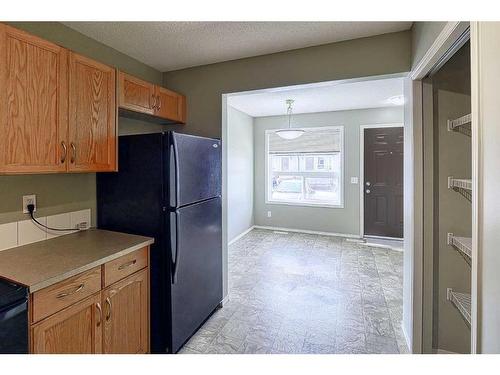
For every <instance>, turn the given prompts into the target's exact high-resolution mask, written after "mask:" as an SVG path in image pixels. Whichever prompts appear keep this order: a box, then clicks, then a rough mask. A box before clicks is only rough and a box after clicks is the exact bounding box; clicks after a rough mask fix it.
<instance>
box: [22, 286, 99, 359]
mask: <svg viewBox="0 0 500 375" xmlns="http://www.w3.org/2000/svg"><path fill="white" fill-rule="evenodd" d="M100 303H101V294H100V293H96V294H94V295H92V296H91V297H89V298H87V299H85V300H83V301H81V302H78V303H76V304H74V305H71V306H70V307H68V308H66V309H64V310H62V311H60V312H58V313H56V314H54V315H52V316H50V317H48V318H47V319H45V320H42V321H41V322H40V323H37V324H35V325H33V326H32V328H31V336H32V337H31V340H32V345H33V348H32V349H33V350H32V352H33V353H36V354H95V353H101V352H102V323H103V320H102V319H103V316H102V312H101V305H100Z"/></svg>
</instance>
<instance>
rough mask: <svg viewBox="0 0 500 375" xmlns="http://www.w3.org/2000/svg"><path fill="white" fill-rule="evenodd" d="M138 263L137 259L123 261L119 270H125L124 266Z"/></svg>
mask: <svg viewBox="0 0 500 375" xmlns="http://www.w3.org/2000/svg"><path fill="white" fill-rule="evenodd" d="M136 263H137V259H134V260H131V261H130V262H127V263H123V264H122V265H121V266H120V267H118V270H123V269H124V268H127V267H130V266H133V265H134V264H136Z"/></svg>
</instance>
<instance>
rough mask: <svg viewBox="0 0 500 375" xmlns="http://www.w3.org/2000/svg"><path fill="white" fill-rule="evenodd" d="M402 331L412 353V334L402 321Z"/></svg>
mask: <svg viewBox="0 0 500 375" xmlns="http://www.w3.org/2000/svg"><path fill="white" fill-rule="evenodd" d="M401 331H402V332H403V337H404V339H405V342H406V347H407V348H408V351H409V352H410V353H411V352H412V351H411V340H410V336H408V332H406V329H405V325H404V322H401Z"/></svg>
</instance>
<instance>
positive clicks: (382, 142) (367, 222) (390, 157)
mask: <svg viewBox="0 0 500 375" xmlns="http://www.w3.org/2000/svg"><path fill="white" fill-rule="evenodd" d="M364 141H365V145H364V181H363V191H364V216H365V217H364V232H365V233H364V234H365V235H366V236H370V235H371V236H384V237H397V238H403V128H402V127H397V128H373V129H365V136H364Z"/></svg>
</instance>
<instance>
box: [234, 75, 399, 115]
mask: <svg viewBox="0 0 500 375" xmlns="http://www.w3.org/2000/svg"><path fill="white" fill-rule="evenodd" d="M286 99H293V100H295V102H294V104H293V113H296V114H297V113H314V112H328V111H342V110H349V109H360V108H380V107H392V106H400V105H403V78H389V79H380V80H371V81H361V82H348V83H338V82H329V83H320V84H311V85H305V86H301V87H297V86H294V87H288V88H286V87H285V88H280V89H269V90H261V91H258V92H256V93H252V92H250V93H242V94H236V95H232V96H230V97H229V98H228V103H229V105H231V106H232V107H234V108H236V109H238V110H240V111H242V112H245V113H247V114H248V115H250V116H252V117H262V116H276V115H284V114H286V104H285V100H286Z"/></svg>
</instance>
